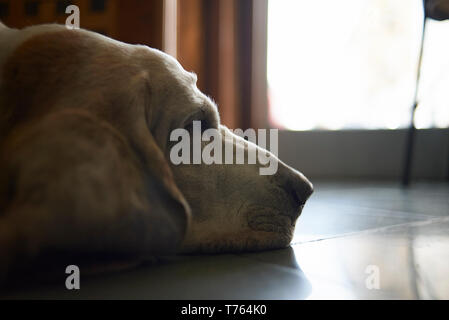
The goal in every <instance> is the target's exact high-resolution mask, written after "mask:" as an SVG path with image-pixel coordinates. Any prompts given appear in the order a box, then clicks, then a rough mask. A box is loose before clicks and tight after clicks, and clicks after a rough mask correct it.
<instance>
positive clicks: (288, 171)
mask: <svg viewBox="0 0 449 320" xmlns="http://www.w3.org/2000/svg"><path fill="white" fill-rule="evenodd" d="M279 173H280V174H281V175H282V178H281V179H282V183H283V184H284V189H285V190H287V192H288V193H289V194H290V195H291V197H292V198H293V200H294V202H295V203H296V204H297V205H298V206H300V207H302V206H304V204H305V203H306V201H307V199H308V198H309V197H310V196H311V194H312V193H313V185H312V183H311V182H310V181H309V180H308V179H307V178H306V177H305V176H304V175H303V174H302V173H300V172H298V171H297V170H295V169H293V168H291V167H289V166H287V165H285V166H283V168H282V170H280V172H279Z"/></svg>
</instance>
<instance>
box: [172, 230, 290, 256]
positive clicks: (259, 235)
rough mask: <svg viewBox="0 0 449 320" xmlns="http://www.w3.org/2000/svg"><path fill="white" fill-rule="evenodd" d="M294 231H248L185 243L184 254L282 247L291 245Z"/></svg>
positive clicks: (256, 250) (249, 250) (263, 249)
mask: <svg viewBox="0 0 449 320" xmlns="http://www.w3.org/2000/svg"><path fill="white" fill-rule="evenodd" d="M292 234H293V232H290V233H288V234H286V233H279V232H273V231H257V232H255V231H252V230H250V231H248V234H244V235H241V236H238V237H229V238H227V239H224V238H223V239H218V240H211V241H203V242H201V243H198V244H196V245H184V246H183V247H182V249H181V251H180V253H183V254H216V253H243V252H259V251H266V250H274V249H282V248H286V247H288V246H289V245H290V242H291V240H292Z"/></svg>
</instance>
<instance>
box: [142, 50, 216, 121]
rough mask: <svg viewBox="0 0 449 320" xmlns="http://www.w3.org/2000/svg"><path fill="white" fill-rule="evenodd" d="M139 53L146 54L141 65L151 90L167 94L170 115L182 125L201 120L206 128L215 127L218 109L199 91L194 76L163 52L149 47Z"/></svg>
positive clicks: (195, 76)
mask: <svg viewBox="0 0 449 320" xmlns="http://www.w3.org/2000/svg"><path fill="white" fill-rule="evenodd" d="M141 50H145V51H146V55H147V59H146V62H145V63H143V66H144V68H147V70H148V71H149V77H150V82H151V83H152V85H153V88H154V89H156V91H159V93H160V94H162V95H166V96H167V98H168V99H169V100H170V103H171V104H172V105H173V108H174V110H173V112H171V116H172V117H176V118H178V120H180V124H181V125H182V124H183V125H188V124H189V123H190V122H192V121H193V120H202V121H204V122H206V124H207V126H208V127H215V128H217V127H218V124H219V116H218V110H217V106H216V104H215V102H213V101H212V99H211V98H209V97H208V96H207V95H205V94H204V93H203V92H201V91H200V90H199V89H198V87H197V75H196V74H195V73H194V72H190V71H186V70H185V69H184V68H183V67H182V65H181V64H180V63H179V62H178V61H177V60H176V59H175V58H173V57H172V56H170V55H168V54H166V53H164V52H161V51H159V50H156V49H152V48H148V47H142V48H141ZM144 60H145V59H144ZM156 94H158V92H156ZM164 107H167V106H164ZM178 127H179V125H178Z"/></svg>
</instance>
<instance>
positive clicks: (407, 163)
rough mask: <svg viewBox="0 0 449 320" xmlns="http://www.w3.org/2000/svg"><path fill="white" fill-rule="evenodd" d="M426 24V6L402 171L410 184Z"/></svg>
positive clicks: (403, 177)
mask: <svg viewBox="0 0 449 320" xmlns="http://www.w3.org/2000/svg"><path fill="white" fill-rule="evenodd" d="M426 24H427V15H426V10H425V7H424V18H423V27H422V35H421V48H420V50H419V58H418V70H417V72H416V83H415V94H414V100H413V101H414V102H413V107H412V115H411V119H410V127H409V129H408V131H407V136H406V144H405V146H406V149H405V159H404V171H403V173H402V185H403V186H408V185H409V184H410V175H411V171H412V164H413V161H412V160H413V149H414V143H415V131H416V128H415V111H416V108H417V107H418V89H419V80H420V78H421V65H422V57H423V52H424V40H425V35H426Z"/></svg>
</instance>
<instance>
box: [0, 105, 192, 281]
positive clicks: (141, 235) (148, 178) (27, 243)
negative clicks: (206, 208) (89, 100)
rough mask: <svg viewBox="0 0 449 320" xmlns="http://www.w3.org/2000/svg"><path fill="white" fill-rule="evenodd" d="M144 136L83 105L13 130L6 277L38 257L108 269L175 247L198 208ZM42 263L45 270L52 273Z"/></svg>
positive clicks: (0, 223)
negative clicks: (130, 135) (129, 133)
mask: <svg viewBox="0 0 449 320" xmlns="http://www.w3.org/2000/svg"><path fill="white" fill-rule="evenodd" d="M144 138H146V139H147V141H146V142H142V141H140V140H139V142H136V146H133V147H132V146H131V145H130V143H129V141H127V139H126V138H125V137H124V136H123V134H121V133H120V132H119V131H117V130H116V129H115V128H113V127H112V126H111V125H109V124H108V123H106V122H105V121H102V120H100V119H98V118H97V117H94V116H92V115H91V114H90V113H88V112H85V111H80V110H64V111H61V112H58V113H54V114H51V115H48V116H45V117H43V118H42V119H39V120H38V121H33V122H31V123H27V124H24V125H22V126H20V127H18V128H16V129H14V131H12V132H11V133H10V135H9V136H8V137H7V139H6V141H5V142H4V144H3V146H2V148H1V150H0V160H1V161H0V164H1V165H0V170H1V171H2V172H6V173H8V174H2V179H3V180H5V179H6V180H8V181H0V183H2V184H3V185H5V186H11V187H10V190H8V192H7V193H6V194H7V195H8V196H7V199H2V203H1V205H2V212H0V257H1V258H2V265H1V267H0V278H1V276H2V274H3V276H4V275H5V273H8V269H9V270H13V269H15V270H22V268H23V266H32V267H33V268H34V267H35V265H34V264H32V263H30V262H36V261H38V262H43V263H44V264H43V266H44V267H48V266H49V265H52V266H57V267H58V268H59V267H62V266H67V265H69V264H74V263H75V264H76V265H78V266H79V267H80V268H83V269H84V270H86V268H87V270H90V268H91V267H92V266H93V267H95V268H96V270H98V271H101V270H104V269H105V268H109V267H110V266H111V264H112V265H114V263H116V262H118V261H121V260H123V259H126V260H128V259H131V260H132V259H136V258H137V259H141V258H146V257H153V256H158V255H169V254H173V253H176V252H177V250H178V248H179V245H180V243H181V241H183V239H184V234H185V232H186V228H187V225H188V222H189V217H190V209H189V206H188V204H187V203H186V202H185V200H184V197H183V196H182V194H181V193H180V192H179V191H178V189H177V187H176V184H175V182H174V180H173V177H172V173H171V171H170V168H169V167H168V163H167V161H166V160H165V159H164V158H163V156H162V152H161V151H160V149H159V148H158V147H157V145H156V144H155V143H154V140H153V139H152V136H151V134H147V136H145V137H144ZM137 146H138V147H137ZM145 157H147V158H145ZM30 159H32V160H30ZM11 179H13V181H11ZM49 250H50V253H52V252H53V251H56V252H57V253H58V254H61V253H62V256H60V255H58V256H56V257H55V256H54V255H50V256H48V251H49ZM42 256H44V257H45V259H46V260H45V261H41V260H40V259H42V258H41V257H42ZM86 256H87V258H88V261H87V264H86V260H85V258H86ZM50 259H51V260H50ZM48 261H51V264H49V262H48ZM38 262H36V263H37V271H36V272H38V273H39V272H41V271H44V272H45V273H46V272H48V270H47V271H45V270H42V268H39V267H40V266H41V265H39V263H38ZM2 269H3V270H2ZM57 273H59V271H58V272H57ZM0 280H1V279H0Z"/></svg>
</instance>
